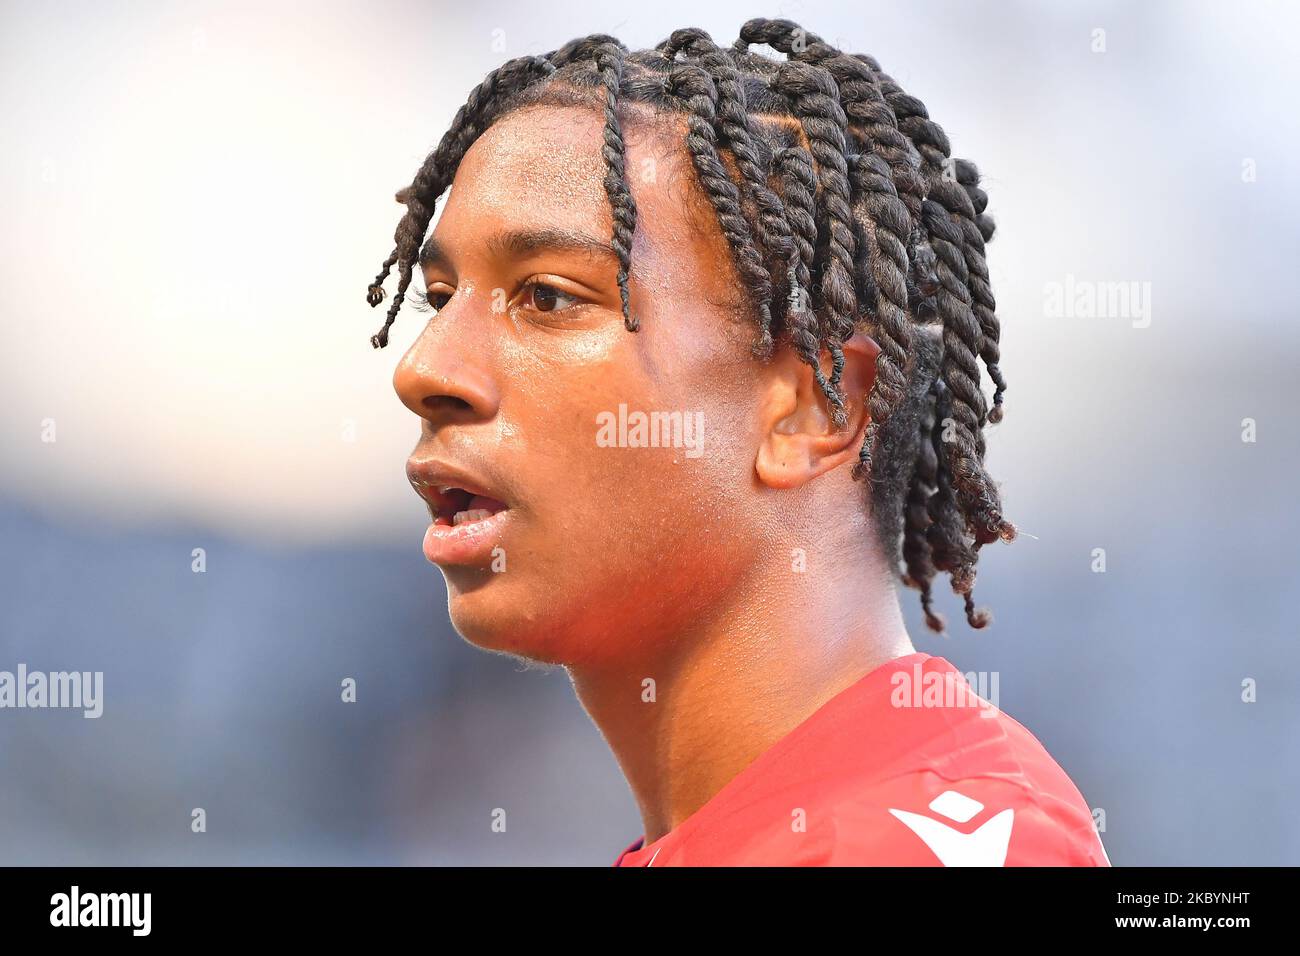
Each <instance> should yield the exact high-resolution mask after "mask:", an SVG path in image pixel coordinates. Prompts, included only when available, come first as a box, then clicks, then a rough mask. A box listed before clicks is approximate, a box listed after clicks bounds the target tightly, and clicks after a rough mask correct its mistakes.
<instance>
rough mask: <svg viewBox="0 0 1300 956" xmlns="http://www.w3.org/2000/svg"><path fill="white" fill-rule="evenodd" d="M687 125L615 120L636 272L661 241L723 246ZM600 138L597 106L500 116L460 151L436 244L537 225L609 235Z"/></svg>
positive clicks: (710, 251)
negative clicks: (632, 217)
mask: <svg viewBox="0 0 1300 956" xmlns="http://www.w3.org/2000/svg"><path fill="white" fill-rule="evenodd" d="M685 132H686V128H685V124H684V123H682V122H680V121H679V120H677V119H675V118H664V117H654V116H650V115H648V114H647V115H645V118H644V119H634V121H633V122H630V123H629V122H627V121H624V123H623V140H624V146H625V165H624V176H625V179H626V181H627V183H628V185H629V187H630V189H631V191H632V195H633V198H634V199H635V201H636V205H637V227H636V237H635V239H634V242H633V259H634V264H633V270H634V271H636V264H635V260H636V258H637V256H638V255H642V256H646V255H650V254H652V253H653V252H654V251H655V249H656V248H659V247H662V246H663V244H664V243H669V244H672V243H677V244H681V243H684V242H690V243H693V244H695V245H697V246H698V249H697V251H698V252H700V254H702V255H716V254H718V253H719V251H720V250H721V251H722V252H723V253H724V254H725V252H726V244H725V240H724V239H723V237H722V234H721V230H720V229H719V228H718V226H717V224H716V221H714V217H713V213H712V207H710V206H708V203H707V199H705V198H704V196H703V193H702V192H701V191H700V190H699V187H698V184H697V182H696V180H695V173H694V169H693V166H692V164H691V160H690V156H689V154H688V153H687V151H686V149H685V146H684V142H685ZM604 146H605V117H604V113H603V111H602V110H600V109H599V108H594V107H593V108H591V109H584V108H581V107H576V106H530V107H527V108H525V109H521V110H518V111H515V112H512V113H510V114H508V115H507V116H505V117H503V118H502V119H500V120H498V121H497V122H495V123H494V124H493V125H492V126H490V127H489V128H488V129H487V130H486V131H485V132H484V133H483V134H482V135H481V136H480V137H479V138H478V139H477V140H476V141H475V142H474V144H473V145H472V146H471V147H470V148H469V150H468V151H467V152H466V154H465V157H464V159H463V160H462V161H461V164H460V166H459V168H458V170H457V172H456V176H455V179H454V181H453V183H452V188H451V192H450V195H449V197H448V199H447V204H446V207H445V208H444V210H443V213H442V215H441V217H440V218H439V220H438V224H437V227H436V228H435V230H434V234H435V235H436V236H437V237H438V240H439V242H440V243H452V244H454V243H456V242H457V241H458V240H461V239H469V238H470V237H473V236H483V235H486V234H488V233H490V232H495V231H500V230H502V229H505V228H519V227H533V226H535V227H549V228H563V229H569V230H572V231H576V232H586V233H588V234H590V235H594V236H597V237H601V238H605V237H608V236H609V235H610V234H611V232H612V229H613V213H612V211H611V209H610V205H609V197H608V194H607V193H606V191H605V186H604V180H605V176H606V172H607V167H606V164H605V160H604V152H603V150H604ZM713 233H716V235H713ZM679 252H680V250H679Z"/></svg>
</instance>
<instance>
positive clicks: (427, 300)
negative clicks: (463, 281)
mask: <svg viewBox="0 0 1300 956" xmlns="http://www.w3.org/2000/svg"><path fill="white" fill-rule="evenodd" d="M451 297H452V293H450V292H443V291H441V290H436V289H435V290H434V291H433V292H422V291H421V290H419V289H416V290H415V291H414V292H412V293H411V303H412V304H413V305H414V306H415V309H416V310H417V311H419V312H432V313H434V314H435V315H436V314H437V313H439V312H441V311H442V310H443V309H444V308H445V307H446V305H447V303H448V302H450V301H451Z"/></svg>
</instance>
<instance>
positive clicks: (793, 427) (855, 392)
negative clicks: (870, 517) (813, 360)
mask: <svg viewBox="0 0 1300 956" xmlns="http://www.w3.org/2000/svg"><path fill="white" fill-rule="evenodd" d="M843 348H844V370H843V372H842V373H841V377H840V386H841V390H842V392H843V394H844V406H845V410H846V412H847V422H846V424H845V426H844V427H843V428H836V427H835V424H834V422H833V420H832V418H831V414H830V409H829V407H828V404H827V400H826V396H825V395H823V394H822V393H821V389H820V387H819V386H818V385H817V381H816V379H815V377H814V375H813V370H812V368H811V367H810V366H808V365H807V364H806V363H805V362H803V361H802V360H801V359H800V358H799V357H798V355H796V354H795V352H794V350H793V349H791V348H788V347H787V348H785V349H782V350H781V352H780V354H779V355H778V356H777V357H775V358H774V359H773V361H772V366H771V369H770V372H771V374H770V375H769V376H768V377H766V378H765V379H764V387H765V388H766V389H767V393H766V396H765V399H766V400H765V401H764V402H763V403H762V405H761V414H762V416H763V421H762V422H761V441H760V444H759V446H758V450H757V454H756V456H755V460H754V469H755V473H756V474H757V475H758V479H759V480H760V481H761V482H763V484H765V485H767V486H768V487H770V488H797V487H799V486H800V485H803V484H804V483H805V482H807V481H809V480H811V479H813V478H815V477H817V476H818V475H821V474H824V473H825V472H827V471H830V470H831V469H832V468H836V467H838V466H839V465H841V464H844V463H846V462H849V461H856V460H857V456H858V449H859V447H860V446H861V444H862V440H863V436H864V435H865V433H866V430H867V425H868V424H869V423H870V413H869V411H868V407H867V396H868V394H869V393H870V392H871V387H872V385H873V384H874V383H875V379H876V357H877V356H878V355H879V354H880V346H879V345H877V344H876V342H875V341H874V340H873V339H872V338H871V337H870V336H868V335H866V334H865V333H862V332H858V333H856V334H855V335H854V336H853V337H852V338H851V339H849V340H848V341H846V342H845V343H844V346H843ZM822 359H823V372H824V373H825V374H827V375H829V374H830V356H829V354H825V353H824V354H823V355H822Z"/></svg>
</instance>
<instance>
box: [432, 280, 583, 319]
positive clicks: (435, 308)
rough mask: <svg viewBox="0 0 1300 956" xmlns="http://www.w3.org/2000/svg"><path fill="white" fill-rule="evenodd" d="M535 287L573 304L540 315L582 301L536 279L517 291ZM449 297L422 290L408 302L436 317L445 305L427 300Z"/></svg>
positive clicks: (449, 295) (565, 309)
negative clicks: (430, 293)
mask: <svg viewBox="0 0 1300 956" xmlns="http://www.w3.org/2000/svg"><path fill="white" fill-rule="evenodd" d="M537 286H542V287H543V288H547V289H550V290H552V291H553V292H556V293H557V294H558V295H559V296H560V297H562V298H566V299H572V300H573V302H574V304H573V305H568V306H565V307H564V308H562V309H552V310H551V311H550V312H542V310H541V309H537V310H535V311H537V312H539V313H540V314H542V315H551V314H553V313H556V312H564V311H567V310H568V309H572V308H574V307H575V306H577V305H580V304H581V303H582V300H581V299H579V298H578V297H577V296H576V295H574V294H573V293H571V292H565V291H564V290H563V289H561V288H560V287H559V286H557V285H554V284H552V283H550V282H542V281H540V280H538V279H529V280H528V281H527V282H525V283H524V284H523V285H521V286H520V287H519V291H520V292H523V291H525V290H527V289H532V288H534V287H537ZM451 296H452V293H449V292H435V293H434V294H433V295H432V296H430V295H429V294H428V293H427V292H425V291H424V290H422V289H416V290H415V291H414V292H412V293H411V294H410V296H409V298H410V300H411V303H412V305H413V307H414V308H415V309H416V311H418V312H429V313H432V314H434V315H437V314H438V313H439V312H441V311H442V309H443V308H445V307H446V303H445V302H444V303H443V304H442V305H441V306H436V305H434V304H433V303H432V302H430V301H429V299H430V298H434V299H439V298H444V297H445V298H447V299H450V298H451Z"/></svg>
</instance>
